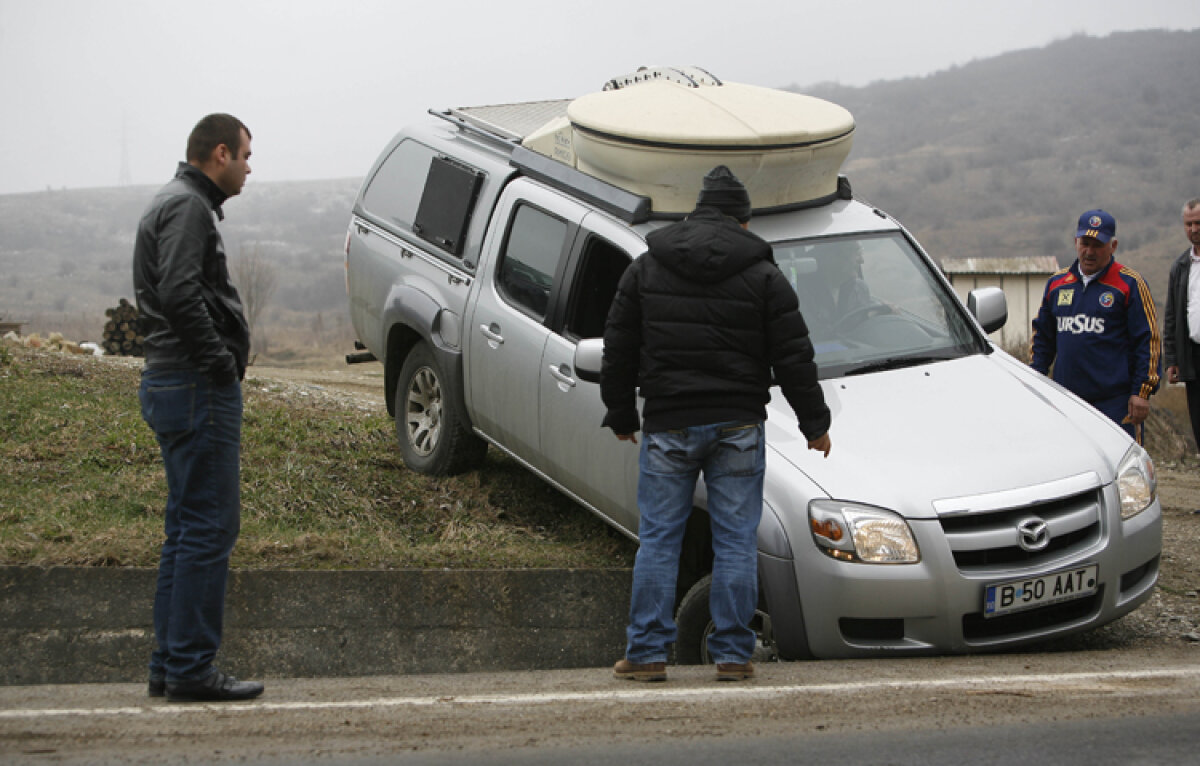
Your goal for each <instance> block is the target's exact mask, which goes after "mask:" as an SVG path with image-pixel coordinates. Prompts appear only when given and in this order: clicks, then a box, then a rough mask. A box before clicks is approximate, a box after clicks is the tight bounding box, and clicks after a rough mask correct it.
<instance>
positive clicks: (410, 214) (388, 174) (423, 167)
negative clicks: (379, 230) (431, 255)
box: [363, 141, 434, 231]
mask: <svg viewBox="0 0 1200 766" xmlns="http://www.w3.org/2000/svg"><path fill="white" fill-rule="evenodd" d="M433 158H434V151H433V150H432V149H430V148H429V147H428V146H425V145H423V144H418V143H417V142H416V141H402V142H400V143H399V144H397V145H396V148H395V149H393V150H392V153H391V154H389V155H388V158H387V159H386V160H384V161H383V164H382V165H380V166H379V170H378V171H376V173H375V177H374V178H372V179H371V183H370V184H369V185H368V186H367V190H366V191H365V192H364V193H363V207H364V208H365V209H366V211H367V212H368V213H370V214H371V215H372V216H374V217H376V218H378V219H380V220H381V221H386V222H388V223H390V224H392V225H394V226H399V227H400V228H403V229H406V230H409V231H411V230H412V225H413V221H414V220H415V219H416V217H417V207H418V206H419V205H420V204H421V193H422V192H423V190H424V188H425V178H426V176H428V175H429V166H430V164H431V163H432V162H433Z"/></svg>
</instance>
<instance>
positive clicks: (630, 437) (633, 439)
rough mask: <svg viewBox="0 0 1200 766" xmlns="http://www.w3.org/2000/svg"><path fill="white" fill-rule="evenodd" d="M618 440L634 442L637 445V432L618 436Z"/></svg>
mask: <svg viewBox="0 0 1200 766" xmlns="http://www.w3.org/2000/svg"><path fill="white" fill-rule="evenodd" d="M617 438H618V439H620V440H621V441H623V442H633V443H634V444H637V432H634V433H631V434H617Z"/></svg>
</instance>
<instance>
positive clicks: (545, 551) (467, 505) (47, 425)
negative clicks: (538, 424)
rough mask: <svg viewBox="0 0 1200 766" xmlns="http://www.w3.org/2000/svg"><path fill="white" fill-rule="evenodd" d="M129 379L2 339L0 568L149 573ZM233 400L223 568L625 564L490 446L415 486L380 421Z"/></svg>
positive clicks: (151, 531) (562, 502)
mask: <svg viewBox="0 0 1200 766" xmlns="http://www.w3.org/2000/svg"><path fill="white" fill-rule="evenodd" d="M251 369H252V370H253V368H251ZM137 384H138V368H137V366H136V365H131V364H129V362H128V360H114V359H110V358H93V357H86V356H75V355H68V354H63V353H60V352H56V351H48V350H31V349H24V348H21V347H14V346H5V345H4V344H3V343H0V465H2V466H3V471H2V472H0V565H37V566H57V565H72V566H81V565H82V566H155V565H157V557H158V551H159V546H160V545H161V541H162V524H163V519H162V514H163V510H162V509H163V503H164V500H165V497H166V482H165V478H164V475H163V468H162V461H161V458H160V456H159V451H158V445H157V444H156V442H155V440H154V437H153V435H152V434H151V432H150V430H149V428H147V426H146V425H145V423H144V422H143V421H142V419H141V414H140V412H139V409H138V402H137ZM244 391H245V415H244V421H243V434H242V531H241V537H240V539H239V541H238V544H237V547H236V548H235V549H234V553H233V562H232V563H233V566H235V567H241V568H262V569H392V568H427V567H439V568H440V567H445V568H504V569H511V568H552V567H567V568H582V567H628V566H632V561H633V553H634V550H635V548H634V544H633V543H632V542H630V541H629V540H627V539H626V538H625V537H623V536H622V535H620V534H619V533H617V532H615V531H613V530H612V529H610V528H609V527H608V526H607V525H605V524H604V523H603V522H601V521H600V520H599V519H597V518H595V517H594V516H592V515H591V514H589V513H588V512H587V511H585V510H583V509H582V508H580V507H579V506H577V505H576V504H575V503H573V502H572V501H570V500H569V499H567V498H565V497H563V496H562V495H560V494H559V493H558V492H556V491H555V490H553V489H551V488H550V487H548V486H546V485H545V484H544V483H542V482H541V481H540V480H538V479H537V478H535V477H534V476H532V475H531V474H530V473H529V472H528V471H526V470H525V469H524V468H522V467H521V466H519V465H518V464H516V463H515V462H514V461H512V460H510V459H508V458H507V457H505V456H504V455H502V454H501V453H499V452H498V451H496V450H489V454H488V458H487V461H486V463H485V465H484V466H483V468H481V469H480V470H478V471H474V472H471V473H468V474H464V475H462V476H458V477H451V478H431V477H427V476H422V475H419V474H416V473H413V472H411V471H409V470H407V469H406V468H405V467H404V465H403V462H402V461H401V459H400V455H399V451H398V450H397V448H396V445H395V436H394V431H393V425H392V421H391V419H390V418H389V417H388V416H387V413H386V412H383V411H382V410H381V411H379V412H365V411H363V410H361V409H355V408H353V407H348V406H346V405H344V404H339V403H338V402H337V401H336V400H334V399H332V398H330V399H328V400H325V399H316V398H315V397H297V396H287V395H286V394H281V393H280V392H279V391H278V390H273V389H271V388H269V387H267V386H264V385H261V384H257V385H256V382H255V381H254V380H253V378H250V379H248V380H247V384H246V386H245V387H244Z"/></svg>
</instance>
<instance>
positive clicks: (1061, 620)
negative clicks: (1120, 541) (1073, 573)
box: [962, 585, 1104, 642]
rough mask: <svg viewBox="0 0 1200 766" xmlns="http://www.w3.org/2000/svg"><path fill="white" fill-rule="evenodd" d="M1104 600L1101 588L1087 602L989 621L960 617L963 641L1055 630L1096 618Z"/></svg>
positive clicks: (977, 616) (973, 616) (980, 617)
mask: <svg viewBox="0 0 1200 766" xmlns="http://www.w3.org/2000/svg"><path fill="white" fill-rule="evenodd" d="M1103 599H1104V586H1103V585H1102V586H1100V587H1099V589H1097V590H1096V592H1095V593H1093V594H1092V595H1091V596H1088V597H1087V598H1078V599H1075V600H1074V601H1066V602H1064V603H1061V604H1051V605H1049V606H1043V607H1038V608H1037V609H1030V610H1029V611H1026V612H1017V613H1016V614H1009V615H1004V616H1003V617H992V618H990V619H989V618H986V617H984V616H983V613H981V612H975V613H973V614H967V615H963V618H962V628H963V638H964V639H965V640H966V641H968V642H970V641H981V640H989V639H998V638H1003V637H1007V636H1017V635H1020V634H1022V633H1029V632H1032V631H1038V632H1044V631H1047V630H1050V629H1052V628H1054V627H1055V626H1058V625H1065V624H1069V623H1072V622H1077V621H1079V620H1082V619H1084V618H1085V617H1088V616H1090V615H1092V614H1095V613H1096V611H1097V610H1099V608H1100V604H1101V603H1103Z"/></svg>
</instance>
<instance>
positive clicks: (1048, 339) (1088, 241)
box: [1030, 210, 1162, 443]
mask: <svg viewBox="0 0 1200 766" xmlns="http://www.w3.org/2000/svg"><path fill="white" fill-rule="evenodd" d="M1116 233H1117V222H1116V220H1115V219H1114V218H1113V217H1112V216H1111V215H1109V214H1108V213H1106V212H1105V211H1103V210H1089V211H1087V212H1086V213H1084V214H1083V215H1081V216H1080V217H1079V225H1078V227H1077V229H1076V232H1075V253H1076V255H1077V256H1078V258H1077V259H1076V261H1075V263H1073V264H1071V266H1070V268H1068V269H1064V270H1062V271H1060V272H1058V273H1057V274H1055V275H1054V276H1052V277H1051V278H1050V280H1049V281H1048V282H1047V283H1046V291H1045V293H1044V295H1043V297H1042V305H1041V309H1040V310H1039V311H1038V314H1037V318H1036V319H1034V320H1033V343H1032V354H1031V360H1030V365H1031V366H1032V367H1033V368H1034V369H1035V370H1037V371H1038V372H1040V373H1042V374H1043V375H1045V374H1048V373H1049V371H1050V366H1051V365H1052V364H1053V366H1054V375H1053V378H1054V380H1056V381H1057V382H1059V383H1060V384H1062V385H1063V386H1064V387H1066V388H1068V389H1070V390H1071V391H1073V392H1074V393H1075V394H1076V395H1078V396H1079V397H1080V398H1081V399H1083V400H1085V401H1086V402H1088V403H1089V404H1091V405H1092V406H1093V407H1095V408H1096V409H1098V410H1100V411H1101V412H1103V413H1104V414H1105V415H1107V416H1108V417H1109V418H1111V419H1112V420H1113V421H1114V422H1116V423H1118V424H1120V425H1121V427H1122V428H1124V429H1125V430H1126V432H1128V433H1129V435H1130V436H1132V437H1134V438H1135V439H1137V440H1138V442H1139V443H1140V442H1141V438H1140V429H1138V428H1137V427H1138V426H1140V425H1141V424H1142V423H1143V422H1145V420H1146V416H1147V415H1149V414H1150V395H1151V394H1153V393H1154V392H1155V391H1156V390H1157V389H1158V383H1159V363H1160V361H1159V356H1160V353H1161V348H1162V339H1161V337H1160V336H1159V332H1158V320H1157V318H1156V317H1155V310H1154V300H1153V299H1152V298H1151V297H1150V288H1149V287H1147V286H1146V283H1145V282H1144V281H1143V280H1142V278H1141V276H1140V275H1139V274H1138V273H1137V272H1136V271H1134V270H1133V269H1131V268H1129V267H1127V266H1122V265H1121V264H1119V263H1117V262H1116V261H1115V260H1113V253H1114V252H1115V251H1116V249H1117V239H1116Z"/></svg>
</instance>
